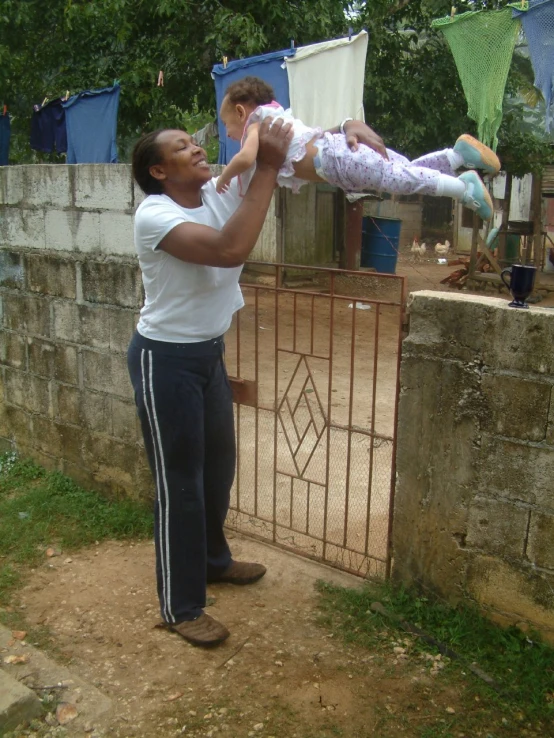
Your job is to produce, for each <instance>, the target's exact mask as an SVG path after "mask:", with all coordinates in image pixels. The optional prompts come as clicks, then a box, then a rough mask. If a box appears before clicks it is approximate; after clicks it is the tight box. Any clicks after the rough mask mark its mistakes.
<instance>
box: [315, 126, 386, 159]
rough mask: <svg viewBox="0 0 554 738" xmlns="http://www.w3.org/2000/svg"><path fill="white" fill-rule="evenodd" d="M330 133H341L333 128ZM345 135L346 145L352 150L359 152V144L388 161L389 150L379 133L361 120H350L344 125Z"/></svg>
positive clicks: (337, 128)
mask: <svg viewBox="0 0 554 738" xmlns="http://www.w3.org/2000/svg"><path fill="white" fill-rule="evenodd" d="M328 132H329V133H340V130H339V127H338V126H336V128H331V130H330V131H328ZM344 133H345V135H346V143H347V144H348V146H349V147H350V148H351V149H352V151H357V149H358V144H365V145H366V146H369V148H370V149H373V150H374V151H376V152H377V153H378V154H381V156H382V157H383V159H388V158H389V157H388V155H387V149H386V146H385V143H384V141H383V139H382V138H381V136H379V134H378V133H375V131H374V130H373V129H372V128H370V127H369V126H367V125H366V124H365V123H362V121H361V120H349V121H347V122H346V123H345V124H344Z"/></svg>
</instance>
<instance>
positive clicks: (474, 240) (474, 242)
mask: <svg viewBox="0 0 554 738" xmlns="http://www.w3.org/2000/svg"><path fill="white" fill-rule="evenodd" d="M479 223H480V218H479V216H478V215H477V213H475V212H474V213H473V231H472V233H471V253H470V255H469V271H468V275H467V276H468V279H471V277H473V275H474V274H475V267H476V265H477V247H478V245H479Z"/></svg>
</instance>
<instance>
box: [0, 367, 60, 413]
mask: <svg viewBox="0 0 554 738" xmlns="http://www.w3.org/2000/svg"><path fill="white" fill-rule="evenodd" d="M4 381H5V387H4V399H5V402H6V403H7V404H10V405H16V406H17V407H20V408H22V409H23V410H26V411H27V412H30V413H39V414H41V415H46V416H51V415H52V406H51V402H50V389H49V383H48V381H47V380H46V379H42V377H35V376H33V375H32V374H25V373H24V372H19V371H15V370H12V369H9V370H6V373H5V375H4Z"/></svg>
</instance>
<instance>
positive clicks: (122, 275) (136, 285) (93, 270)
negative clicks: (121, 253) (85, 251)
mask: <svg viewBox="0 0 554 738" xmlns="http://www.w3.org/2000/svg"><path fill="white" fill-rule="evenodd" d="M82 281H83V299H84V300H86V301H87V302H99V303H103V304H108V305H119V306H121V307H140V305H141V304H142V280H141V274H140V269H139V266H138V264H137V263H136V262H134V263H132V264H127V263H122V262H114V261H109V262H98V261H96V262H95V261H85V262H84V263H83V266H82Z"/></svg>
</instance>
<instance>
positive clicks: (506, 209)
mask: <svg viewBox="0 0 554 738" xmlns="http://www.w3.org/2000/svg"><path fill="white" fill-rule="evenodd" d="M511 204H512V175H511V174H510V172H506V189H505V190H504V205H503V207H502V225H501V226H500V236H499V238H498V252H497V254H496V258H497V259H498V263H499V264H500V266H502V267H504V266H506V242H507V239H508V221H509V220H510V206H511Z"/></svg>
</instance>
